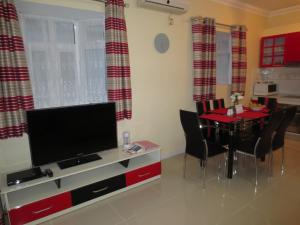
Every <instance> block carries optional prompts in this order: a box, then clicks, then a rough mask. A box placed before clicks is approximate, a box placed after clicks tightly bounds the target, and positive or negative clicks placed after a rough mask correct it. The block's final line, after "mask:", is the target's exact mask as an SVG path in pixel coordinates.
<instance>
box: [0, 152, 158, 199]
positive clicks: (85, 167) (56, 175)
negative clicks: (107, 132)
mask: <svg viewBox="0 0 300 225" xmlns="http://www.w3.org/2000/svg"><path fill="white" fill-rule="evenodd" d="M157 151H158V152H159V151H160V149H159V148H156V149H152V150H147V151H143V152H140V153H138V154H129V153H128V152H126V151H123V150H122V148H116V149H111V150H108V151H102V152H98V153H97V154H98V155H99V156H101V157H102V159H101V160H96V161H93V162H89V163H85V164H81V165H78V166H73V167H70V168H67V169H63V170H62V169H60V168H59V167H58V165H57V163H51V164H48V165H45V166H41V169H42V170H44V169H46V168H50V169H51V170H52V171H53V177H43V178H39V179H35V180H32V181H28V182H24V183H21V184H17V185H12V186H7V181H6V175H5V174H4V175H2V177H1V188H0V190H1V193H2V194H5V193H9V192H13V191H19V190H21V189H25V188H29V187H32V186H35V185H38V184H43V183H45V182H50V181H54V180H57V179H62V178H64V177H68V176H71V175H75V174H79V173H83V172H86V171H90V170H95V169H97V168H99V167H104V166H107V165H110V164H114V163H118V162H120V161H124V160H127V159H134V158H138V157H141V156H143V155H148V154H150V153H152V152H157Z"/></svg>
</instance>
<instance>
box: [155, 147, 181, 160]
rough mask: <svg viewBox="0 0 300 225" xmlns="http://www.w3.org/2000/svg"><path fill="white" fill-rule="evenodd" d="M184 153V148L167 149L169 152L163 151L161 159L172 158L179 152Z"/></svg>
mask: <svg viewBox="0 0 300 225" xmlns="http://www.w3.org/2000/svg"><path fill="white" fill-rule="evenodd" d="M182 153H184V149H176V150H173V151H167V152H164V151H162V152H161V159H168V158H171V157H173V156H176V155H179V154H182Z"/></svg>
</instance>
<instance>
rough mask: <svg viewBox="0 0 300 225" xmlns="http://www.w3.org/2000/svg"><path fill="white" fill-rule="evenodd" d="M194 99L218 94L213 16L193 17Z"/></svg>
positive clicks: (197, 99) (207, 98)
mask: <svg viewBox="0 0 300 225" xmlns="http://www.w3.org/2000/svg"><path fill="white" fill-rule="evenodd" d="M192 38H193V59H194V60H193V68H194V95H193V98H194V101H196V102H198V101H203V100H210V99H214V98H215V96H216V25H215V20H214V19H212V18H193V19H192Z"/></svg>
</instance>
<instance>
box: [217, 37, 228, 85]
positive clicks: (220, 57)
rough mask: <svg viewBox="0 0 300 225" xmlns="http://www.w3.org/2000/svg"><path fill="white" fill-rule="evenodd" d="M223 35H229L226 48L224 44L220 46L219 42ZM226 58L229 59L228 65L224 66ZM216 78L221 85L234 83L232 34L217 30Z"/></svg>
mask: <svg viewBox="0 0 300 225" xmlns="http://www.w3.org/2000/svg"><path fill="white" fill-rule="evenodd" d="M221 35H222V36H223V37H224V36H227V37H228V40H226V41H228V46H227V48H225V47H224V46H219V44H218V41H219V38H220V37H221ZM224 57H225V58H224ZM226 58H227V59H226ZM226 60H228V67H225V68H224V67H223V66H222V63H223V62H224V61H226ZM219 62H220V63H219ZM226 71H227V72H226ZM216 80H217V84H221V85H231V83H232V43H231V35H230V33H229V32H223V31H217V32H216Z"/></svg>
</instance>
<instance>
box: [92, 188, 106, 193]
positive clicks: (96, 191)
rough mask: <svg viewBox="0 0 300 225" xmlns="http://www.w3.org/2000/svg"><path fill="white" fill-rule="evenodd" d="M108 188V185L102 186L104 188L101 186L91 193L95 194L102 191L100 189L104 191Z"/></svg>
mask: <svg viewBox="0 0 300 225" xmlns="http://www.w3.org/2000/svg"><path fill="white" fill-rule="evenodd" d="M107 189H108V186H106V187H104V188H101V189H98V190H94V191H93V193H94V194H96V193H99V192H102V191H106V190H107Z"/></svg>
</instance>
